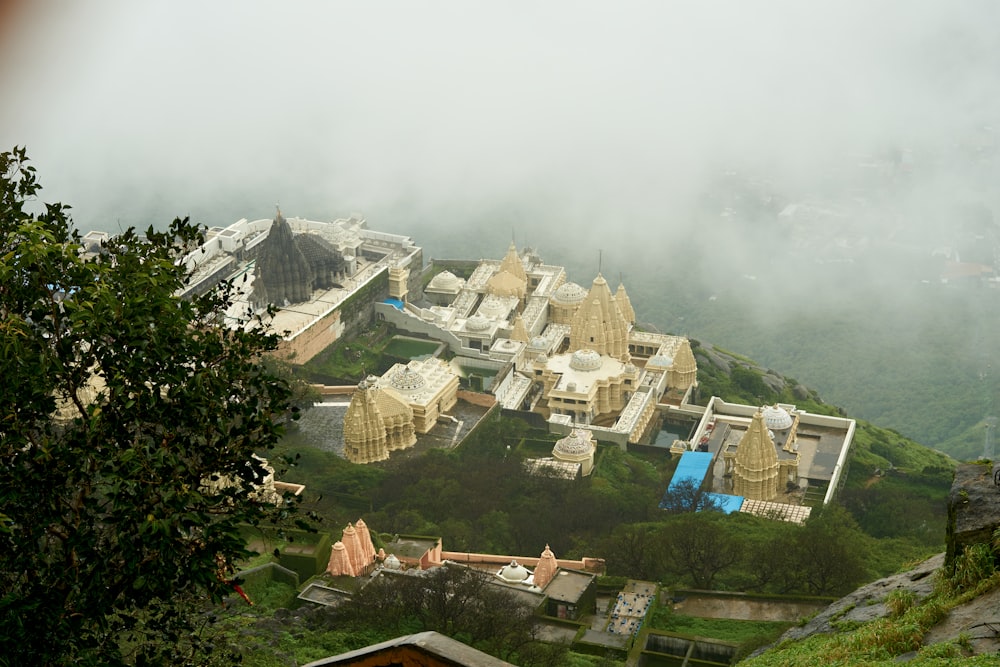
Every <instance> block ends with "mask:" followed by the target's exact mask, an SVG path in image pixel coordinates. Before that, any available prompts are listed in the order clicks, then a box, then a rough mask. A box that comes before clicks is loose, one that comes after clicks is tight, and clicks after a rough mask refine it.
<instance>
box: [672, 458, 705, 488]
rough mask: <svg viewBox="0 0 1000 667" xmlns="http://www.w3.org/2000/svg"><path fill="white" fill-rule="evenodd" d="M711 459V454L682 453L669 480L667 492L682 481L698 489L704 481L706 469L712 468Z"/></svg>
mask: <svg viewBox="0 0 1000 667" xmlns="http://www.w3.org/2000/svg"><path fill="white" fill-rule="evenodd" d="M712 457H713V454H712V453H711V452H684V453H683V454H681V460H680V462H678V464H677V470H675V471H674V476H673V477H672V478H671V479H670V486H668V487H667V491H668V492H670V491H673V488H674V485H675V484H679V483H680V482H682V481H684V480H691V481H692V482H694V485H695V487H700V486H701V484H702V482H704V481H705V475H707V474H708V469H709V468H710V467H711V466H712Z"/></svg>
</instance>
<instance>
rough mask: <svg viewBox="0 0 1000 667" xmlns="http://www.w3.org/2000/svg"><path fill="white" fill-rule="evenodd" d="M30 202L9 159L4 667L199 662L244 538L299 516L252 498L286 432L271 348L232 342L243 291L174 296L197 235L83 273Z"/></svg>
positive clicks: (256, 334) (109, 250)
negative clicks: (261, 455) (229, 316)
mask: <svg viewBox="0 0 1000 667" xmlns="http://www.w3.org/2000/svg"><path fill="white" fill-rule="evenodd" d="M38 191H39V186H38V183H37V181H36V177H35V172H34V168H33V167H31V166H30V165H28V164H27V158H26V156H25V151H24V149H15V150H14V151H12V152H5V153H2V154H0V341H2V345H3V350H2V354H0V370H2V375H3V378H4V382H3V383H0V512H2V513H3V515H4V516H5V518H4V531H3V532H2V533H0V644H2V645H3V646H4V649H3V652H2V655H0V663H3V664H11V665H15V664H16V665H22V664H102V665H105V664H142V663H144V664H167V663H169V662H183V663H185V664H187V663H188V662H194V661H199V660H201V659H202V658H203V657H204V655H205V653H207V652H210V650H211V649H210V647H209V645H208V643H207V641H205V640H204V638H203V635H200V634H199V633H198V632H196V631H195V630H196V625H195V623H196V622H197V623H199V624H202V623H203V622H204V621H203V618H202V617H201V616H200V615H199V616H196V614H199V613H200V611H202V609H203V608H204V605H205V604H206V603H208V602H209V601H215V602H218V601H220V600H221V599H222V598H223V597H224V596H226V595H227V594H230V593H232V590H231V584H230V583H228V582H227V581H226V579H227V578H228V577H229V576H231V574H230V573H231V571H232V569H233V565H234V562H235V561H236V560H238V559H240V558H242V557H245V556H247V555H248V552H247V551H246V547H245V545H244V542H243V540H242V539H241V537H240V532H239V528H240V526H241V524H245V523H247V522H249V523H260V522H261V521H266V520H268V519H269V518H270V517H272V516H274V515H275V514H276V513H279V512H280V513H285V512H287V511H289V506H288V504H287V503H285V504H284V505H283V506H282V507H280V508H279V507H277V506H276V505H274V504H273V503H271V502H269V501H267V500H265V499H264V498H263V497H262V496H259V495H258V494H256V493H254V488H255V483H256V482H257V481H259V480H260V479H261V475H262V474H263V472H264V471H263V469H262V466H261V465H260V464H259V463H252V461H259V460H256V459H253V458H252V455H253V454H254V453H255V452H261V451H263V450H265V449H267V448H269V447H271V446H272V445H273V443H274V442H275V441H276V439H277V438H278V437H279V435H280V433H281V430H282V422H283V420H284V419H285V418H286V417H287V416H288V415H289V414H290V409H289V399H290V397H291V391H290V388H289V386H288V384H287V382H285V381H282V380H280V379H278V378H276V377H275V376H274V374H273V373H272V372H271V371H269V370H268V369H267V367H266V366H264V365H263V363H262V356H261V355H262V353H264V352H266V351H267V350H269V349H272V348H274V346H275V345H276V343H277V339H276V337H275V336H274V335H272V334H270V333H268V332H267V331H266V329H265V328H264V327H263V326H262V322H261V321H260V318H257V317H254V316H252V315H250V314H247V316H246V318H244V320H245V321H244V322H243V323H244V324H245V325H246V326H227V325H226V323H225V322H224V320H225V316H226V313H227V309H229V308H230V306H231V303H232V297H233V287H232V286H231V285H229V286H226V285H224V286H223V287H222V288H220V289H219V290H217V291H212V292H209V293H207V294H204V295H202V296H197V297H193V298H191V299H183V298H181V297H180V296H178V295H179V293H180V291H181V289H182V288H183V287H184V285H185V281H186V280H187V278H188V276H189V272H188V270H187V269H186V268H185V264H184V263H183V262H182V261H181V258H182V254H181V253H182V252H183V250H184V249H192V248H196V247H197V244H198V242H199V241H200V233H199V232H198V229H197V228H196V227H195V226H194V225H192V224H190V223H189V222H188V221H187V220H175V221H174V222H173V223H172V224H171V225H170V227H169V229H168V230H167V231H166V232H156V231H154V230H153V229H152V228H151V229H150V230H149V231H148V232H146V234H145V237H144V238H143V237H140V236H139V235H138V234H137V233H136V232H135V231H134V230H132V229H129V230H127V231H125V232H124V233H122V234H121V235H119V236H116V237H115V238H114V239H112V241H111V242H109V243H107V244H106V245H104V246H103V247H102V248H101V249H100V251H99V252H98V253H96V254H94V255H93V256H89V255H88V256H85V255H83V254H82V253H81V252H80V250H81V246H80V237H79V234H78V233H77V232H76V231H75V230H74V229H73V228H72V225H71V221H70V218H69V216H68V211H67V207H65V206H63V205H60V204H48V205H45V206H44V210H43V211H42V212H40V213H30V212H29V206H34V205H35V204H33V202H34V201H35V198H36V197H37V194H38ZM254 325H258V326H254ZM57 414H58V416H59V417H58V418H56V415H57ZM213 482H215V483H213Z"/></svg>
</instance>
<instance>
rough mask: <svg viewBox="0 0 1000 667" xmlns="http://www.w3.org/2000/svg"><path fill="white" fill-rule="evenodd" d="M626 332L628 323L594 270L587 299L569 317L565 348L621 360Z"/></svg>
mask: <svg viewBox="0 0 1000 667" xmlns="http://www.w3.org/2000/svg"><path fill="white" fill-rule="evenodd" d="M628 331H629V326H628V322H627V321H626V320H625V317H624V316H623V315H622V312H621V310H620V309H619V308H618V303H617V302H616V301H615V297H614V296H612V294H611V289H610V288H609V287H608V281H607V280H605V279H604V276H602V275H601V274H600V273H598V274H597V277H596V278H594V282H593V284H592V285H591V286H590V291H589V292H588V293H587V298H586V299H585V300H584V301H583V303H582V304H581V305H580V308H579V309H578V310H577V311H576V314H575V315H574V316H573V323H572V325H571V328H570V335H569V350H568V351H569V352H575V351H577V350H583V349H591V350H594V351H596V352H597V353H598V354H602V355H607V356H609V357H613V358H615V359H625V358H627V355H628Z"/></svg>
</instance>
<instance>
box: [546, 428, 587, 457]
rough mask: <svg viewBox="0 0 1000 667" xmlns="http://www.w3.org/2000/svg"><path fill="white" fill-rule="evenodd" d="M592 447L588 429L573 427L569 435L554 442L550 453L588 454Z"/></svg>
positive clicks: (565, 454) (566, 454) (567, 454)
mask: <svg viewBox="0 0 1000 667" xmlns="http://www.w3.org/2000/svg"><path fill="white" fill-rule="evenodd" d="M592 447H593V446H592V445H591V443H590V437H589V432H588V431H584V430H583V429H573V431H572V432H571V433H570V434H569V435H567V436H566V437H565V438H561V439H559V441H557V442H556V446H555V447H553V449H552V453H553V454H556V455H558V454H562V455H564V456H582V455H586V454H590V452H591V450H592Z"/></svg>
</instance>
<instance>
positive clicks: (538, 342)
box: [529, 336, 547, 350]
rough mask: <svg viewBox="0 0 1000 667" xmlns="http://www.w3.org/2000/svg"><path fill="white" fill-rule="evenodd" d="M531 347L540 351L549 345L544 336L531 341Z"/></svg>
mask: <svg viewBox="0 0 1000 667" xmlns="http://www.w3.org/2000/svg"><path fill="white" fill-rule="evenodd" d="M529 345H530V346H531V347H534V348H537V349H540V350H544V349H545V347H546V345H547V343H546V342H545V337H544V336H535V337H534V338H532V339H531V342H530V343H529Z"/></svg>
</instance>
